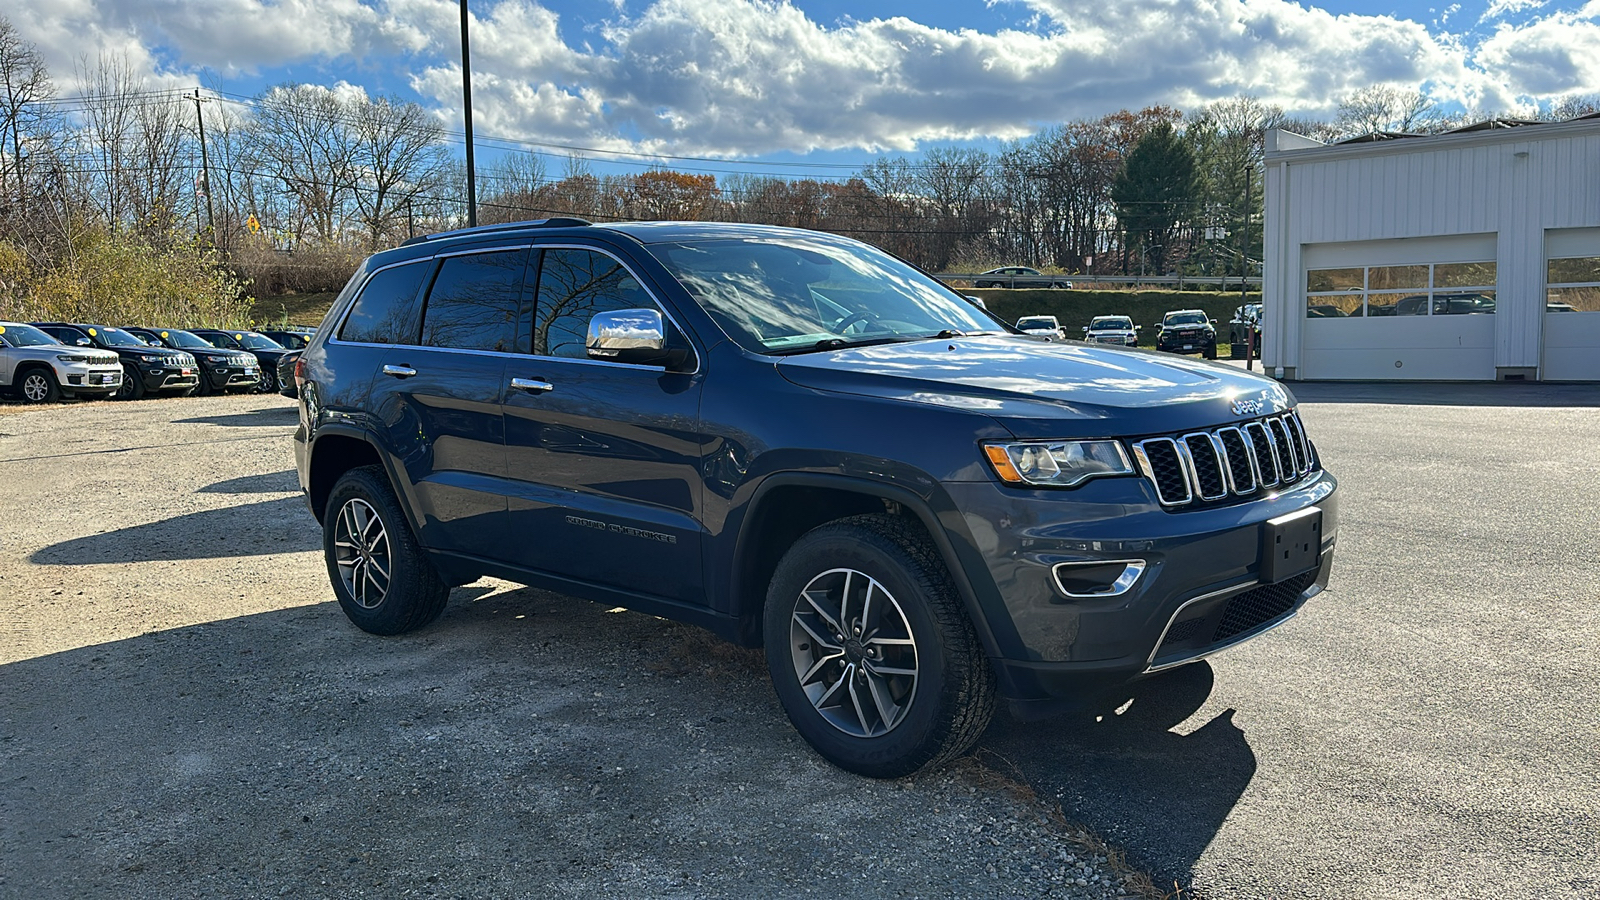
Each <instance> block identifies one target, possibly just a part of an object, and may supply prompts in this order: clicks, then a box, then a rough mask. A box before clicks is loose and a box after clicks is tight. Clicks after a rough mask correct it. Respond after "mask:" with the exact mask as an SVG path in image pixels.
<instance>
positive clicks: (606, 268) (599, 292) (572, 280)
mask: <svg viewBox="0 0 1600 900" xmlns="http://www.w3.org/2000/svg"><path fill="white" fill-rule="evenodd" d="M619 309H657V310H659V309H660V307H658V306H657V305H656V303H655V301H654V300H652V299H650V295H649V294H647V293H645V290H644V288H643V287H641V286H640V285H639V282H638V281H636V280H634V277H633V276H632V275H630V274H628V270H627V269H625V268H623V266H622V263H620V262H617V261H616V260H615V259H613V258H612V257H609V256H607V255H605V254H604V253H600V252H598V251H595V250H574V249H560V250H546V251H544V261H543V263H542V264H541V265H540V266H539V299H538V306H537V307H536V308H535V312H534V319H533V352H534V355H536V356H564V357H568V358H571V359H587V358H588V356H589V354H588V351H587V350H586V349H585V347H584V342H585V341H586V340H587V338H588V336H589V320H590V319H591V318H593V317H594V315H595V313H602V312H612V311H615V310H619Z"/></svg>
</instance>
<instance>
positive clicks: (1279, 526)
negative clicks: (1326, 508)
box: [1261, 506, 1322, 584]
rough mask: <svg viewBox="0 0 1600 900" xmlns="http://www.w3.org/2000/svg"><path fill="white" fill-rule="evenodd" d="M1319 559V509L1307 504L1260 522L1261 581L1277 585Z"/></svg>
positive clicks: (1320, 522) (1320, 539)
mask: <svg viewBox="0 0 1600 900" xmlns="http://www.w3.org/2000/svg"><path fill="white" fill-rule="evenodd" d="M1321 558H1322V510H1321V509H1320V508H1319V507H1315V506H1308V507H1306V508H1305V509H1302V510H1297V511H1295V512H1292V513H1289V514H1288V515H1283V516H1279V517H1277V518H1276V519H1268V520H1267V521H1266V522H1263V523H1262V524H1261V582H1262V584H1277V583H1278V582H1280V581H1284V580H1287V579H1290V578H1293V577H1294V576H1296V575H1300V574H1302V573H1305V572H1308V571H1310V570H1311V569H1314V568H1316V566H1317V562H1318V561H1319V560H1320V559H1321Z"/></svg>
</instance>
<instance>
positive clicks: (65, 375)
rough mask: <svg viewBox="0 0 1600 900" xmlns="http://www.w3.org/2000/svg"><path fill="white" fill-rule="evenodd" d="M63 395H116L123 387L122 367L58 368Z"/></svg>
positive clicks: (70, 364) (57, 379) (68, 365)
mask: <svg viewBox="0 0 1600 900" xmlns="http://www.w3.org/2000/svg"><path fill="white" fill-rule="evenodd" d="M56 381H57V383H58V384H60V385H61V391H62V393H66V394H71V395H73V396H75V397H81V396H93V395H95V394H114V393H116V391H117V388H119V387H121V386H122V367H121V366H120V365H119V366H105V365H94V366H90V365H85V364H81V363H65V364H62V365H60V366H57V367H56Z"/></svg>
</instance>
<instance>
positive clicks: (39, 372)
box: [16, 366, 61, 403]
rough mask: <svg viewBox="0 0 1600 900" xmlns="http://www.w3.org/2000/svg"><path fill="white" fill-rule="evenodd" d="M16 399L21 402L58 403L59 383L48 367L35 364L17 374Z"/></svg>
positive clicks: (59, 400) (59, 396)
mask: <svg viewBox="0 0 1600 900" xmlns="http://www.w3.org/2000/svg"><path fill="white" fill-rule="evenodd" d="M16 396H17V399H19V400H21V401H22V402H23V403H59V402H61V385H60V383H58V382H57V381H56V373H55V372H52V371H51V370H50V369H49V368H48V367H45V366H35V367H33V368H31V369H25V370H24V371H23V372H22V374H21V375H19V376H17V387H16Z"/></svg>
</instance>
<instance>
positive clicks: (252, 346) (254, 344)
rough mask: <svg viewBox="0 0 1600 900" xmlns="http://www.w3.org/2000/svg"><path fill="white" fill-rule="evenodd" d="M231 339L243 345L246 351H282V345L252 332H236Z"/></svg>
mask: <svg viewBox="0 0 1600 900" xmlns="http://www.w3.org/2000/svg"><path fill="white" fill-rule="evenodd" d="M233 339H234V340H236V341H238V342H239V343H241V344H243V345H244V348H245V349H246V350H282V349H283V345H282V344H280V343H278V342H277V341H275V340H273V339H272V338H269V337H267V336H266V335H264V334H256V333H255V332H253V331H236V332H234V335H233Z"/></svg>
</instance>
